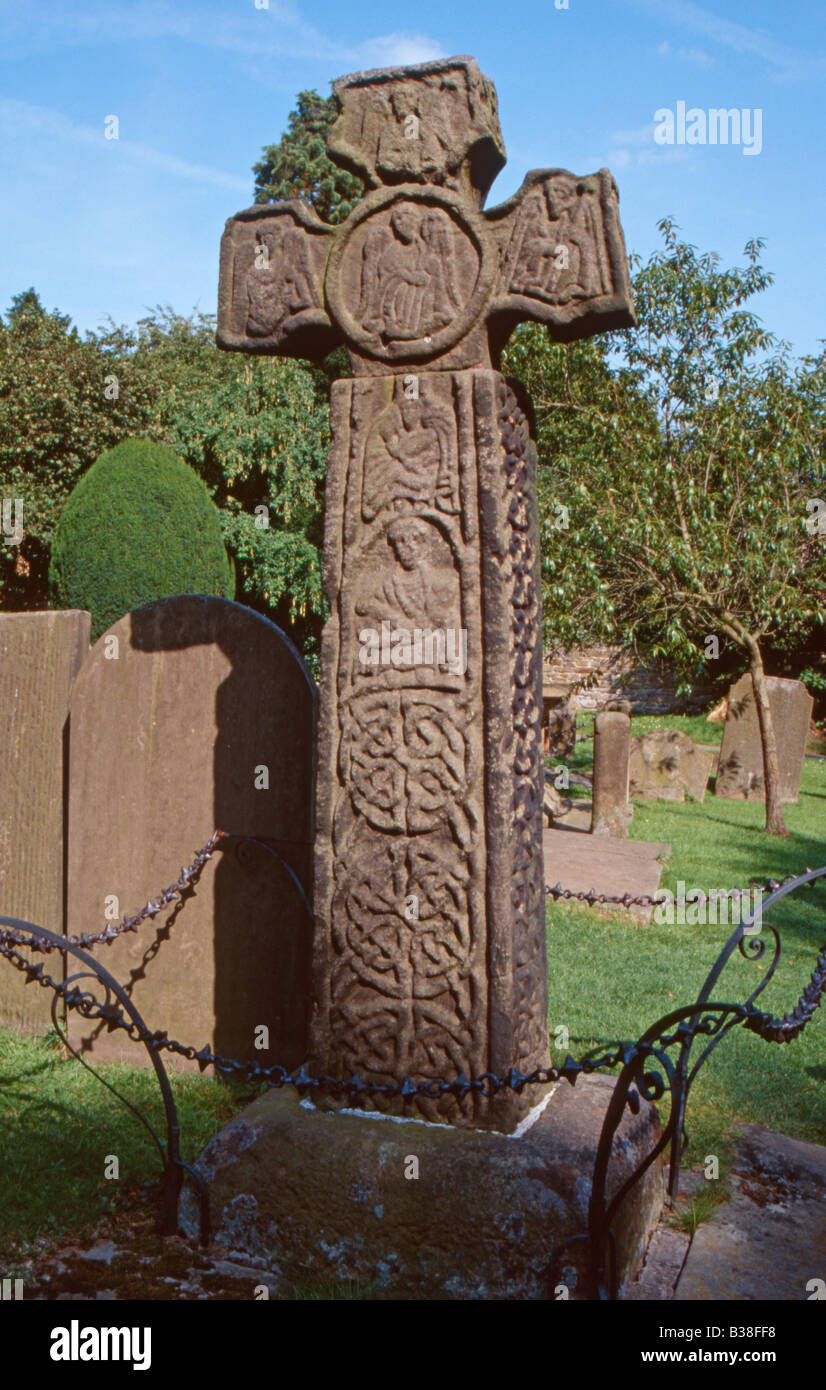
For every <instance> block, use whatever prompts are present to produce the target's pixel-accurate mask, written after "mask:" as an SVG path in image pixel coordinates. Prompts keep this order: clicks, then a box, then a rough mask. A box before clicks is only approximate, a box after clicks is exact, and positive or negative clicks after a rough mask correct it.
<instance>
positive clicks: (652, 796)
mask: <svg viewBox="0 0 826 1390" xmlns="http://www.w3.org/2000/svg"><path fill="white" fill-rule="evenodd" d="M714 757H715V755H714V753H713V752H711V751H710V750H709V749H707V748H700V747H699V746H698V744H696V743H694V741H693V740H692V739H690V738H689V737H688V735H687V734H683V733H680V731H679V730H678V729H652V730H651V732H650V733H647V734H642V735H640V737H638V738H632V740H631V762H630V786H631V795H632V796H636V797H640V798H642V799H643V800H649V801H685V797H686V792H688V794H689V796H690V797H691V798H692V800H693V801H703V800H704V799H705V794H706V787H707V786H708V779H709V777H710V775H711V769H712V767H713V766H714Z"/></svg>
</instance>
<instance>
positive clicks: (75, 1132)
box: [0, 961, 252, 1251]
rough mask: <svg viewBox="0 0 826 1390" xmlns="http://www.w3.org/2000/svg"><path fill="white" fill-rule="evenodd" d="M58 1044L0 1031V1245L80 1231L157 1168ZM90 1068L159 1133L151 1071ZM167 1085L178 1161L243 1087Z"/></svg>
mask: <svg viewBox="0 0 826 1390" xmlns="http://www.w3.org/2000/svg"><path fill="white" fill-rule="evenodd" d="M8 968H10V967H8V966H7V965H6V963H5V961H0V969H8ZM61 1051H62V1049H61V1044H60V1042H59V1040H58V1039H57V1038H56V1037H55V1036H54V1035H52V1036H50V1037H44V1038H30V1037H21V1036H19V1035H17V1034H13V1033H9V1032H0V1251H3V1250H8V1249H9V1247H10V1246H11V1245H12V1244H14V1243H17V1242H22V1243H25V1242H27V1241H30V1240H32V1239H34V1238H35V1237H37V1236H60V1235H62V1234H64V1233H65V1232H67V1231H71V1232H73V1233H76V1234H80V1233H81V1232H83V1231H85V1230H88V1229H90V1228H91V1227H92V1226H93V1225H94V1224H95V1223H96V1222H97V1221H99V1220H100V1218H101V1217H103V1216H106V1215H107V1214H109V1213H114V1212H117V1211H118V1210H120V1209H122V1208H123V1207H124V1206H125V1205H128V1204H129V1202H130V1201H134V1199H135V1197H136V1196H137V1195H138V1194H139V1193H140V1191H141V1190H142V1189H146V1188H149V1187H154V1186H155V1185H156V1184H157V1179H158V1176H159V1174H160V1172H161V1158H160V1154H159V1153H158V1149H157V1147H156V1146H155V1144H154V1143H153V1141H152V1139H151V1137H150V1135H149V1134H148V1133H147V1131H146V1130H145V1129H144V1127H143V1125H142V1124H141V1123H140V1122H139V1121H138V1120H137V1119H136V1118H135V1117H134V1116H133V1115H131V1114H130V1113H129V1112H128V1111H127V1110H126V1108H125V1107H124V1106H123V1105H122V1104H121V1103H120V1102H119V1101H118V1100H117V1099H116V1098H115V1097H114V1096H113V1095H112V1094H111V1093H110V1092H109V1091H107V1090H106V1089H105V1087H103V1086H101V1084H100V1082H99V1081H97V1080H96V1079H95V1078H94V1077H93V1076H92V1075H91V1074H90V1073H89V1072H88V1071H87V1070H86V1068H85V1067H83V1066H82V1065H81V1063H80V1062H76V1061H75V1060H74V1059H73V1058H68V1059H67V1060H65V1061H63V1060H61ZM100 1071H101V1074H102V1075H103V1076H105V1077H106V1079H107V1080H108V1081H109V1082H110V1083H111V1084H112V1085H114V1086H116V1087H117V1088H118V1090H120V1091H121V1092H122V1093H123V1094H124V1095H125V1096H126V1098H127V1100H129V1101H131V1103H132V1104H133V1105H134V1106H135V1107H136V1109H138V1110H139V1111H140V1112H141V1113H142V1114H144V1115H145V1116H146V1118H147V1119H148V1120H149V1122H150V1123H151V1124H152V1126H153V1128H154V1129H155V1131H156V1133H158V1134H159V1135H160V1137H161V1139H162V1140H163V1141H165V1139H166V1128H165V1118H164V1110H163V1105H162V1103H161V1099H160V1091H159V1089H158V1084H157V1081H156V1080H155V1073H154V1072H153V1071H151V1070H149V1069H147V1068H139V1067H128V1066H124V1065H121V1064H117V1065H109V1066H102V1067H101V1068H100ZM172 1085H173V1091H174V1094H175V1100H176V1102H177V1106H178V1115H179V1119H180V1126H181V1150H182V1157H183V1159H184V1160H185V1161H187V1162H191V1161H192V1159H193V1158H195V1157H197V1155H198V1153H199V1152H200V1151H201V1149H202V1148H203V1147H204V1145H205V1144H206V1143H207V1141H208V1140H209V1139H210V1138H211V1137H212V1135H213V1134H215V1133H216V1132H217V1131H218V1130H219V1129H220V1128H221V1126H222V1125H224V1124H226V1122H227V1120H228V1119H230V1117H231V1116H232V1114H233V1113H234V1112H235V1110H236V1109H237V1108H238V1105H239V1104H240V1103H241V1099H242V1097H243V1095H246V1097H247V1099H249V1098H251V1095H252V1093H251V1092H250V1091H249V1088H247V1091H246V1092H242V1091H241V1090H240V1089H239V1088H238V1087H236V1088H235V1089H234V1090H233V1089H232V1088H231V1087H230V1086H229V1085H227V1084H225V1083H224V1082H220V1081H213V1080H209V1079H207V1078H203V1077H199V1076H194V1075H184V1076H181V1075H179V1076H173V1078H172ZM110 1154H115V1155H117V1157H118V1160H119V1169H120V1172H119V1178H118V1180H117V1181H115V1180H112V1179H107V1178H106V1177H105V1176H104V1167H105V1163H106V1159H107V1157H108V1155H110Z"/></svg>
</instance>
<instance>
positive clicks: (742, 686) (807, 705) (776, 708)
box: [714, 675, 814, 802]
mask: <svg viewBox="0 0 826 1390" xmlns="http://www.w3.org/2000/svg"><path fill="white" fill-rule="evenodd" d="M766 685H767V686H768V692H769V706H770V708H771V713H772V722H773V724H774V736H775V739H776V741H777V759H778V764H779V769H780V800H781V801H782V802H792V801H797V797H798V793H799V791H800V778H801V774H802V772H803V759H804V757H805V754H806V741H807V739H808V736H809V721H810V720H811V717H812V705H813V703H814V701H813V700H812V697H811V695H810V694H809V692H808V690H807V689H806V687H805V685H804V684H803V683H802V681H792V680H784V679H781V678H780V677H779V676H768V677H767V678H766ZM714 790H715V792H716V794H717V796H725V797H734V798H737V797H740V798H742V799H743V800H745V801H764V800H765V795H766V793H765V787H764V770H763V746H762V743H761V739H760V725H759V722H758V719H757V708H756V705H755V701H754V690H753V688H752V681H751V676H750V675H745V676H741V677H740V679H739V681H736V682H735V684H734V685H733V686H732V687H731V690H730V691H729V695H728V714H727V716H726V726H725V728H724V730H723V743H722V747H721V748H720V763H719V766H718V769H717V781H716V784H715V788H714Z"/></svg>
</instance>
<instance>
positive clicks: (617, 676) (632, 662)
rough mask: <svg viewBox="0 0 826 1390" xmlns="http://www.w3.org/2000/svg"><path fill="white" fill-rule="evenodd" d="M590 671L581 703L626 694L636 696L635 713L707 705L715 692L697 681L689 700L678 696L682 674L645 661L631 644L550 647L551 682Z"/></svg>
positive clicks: (594, 705)
mask: <svg viewBox="0 0 826 1390" xmlns="http://www.w3.org/2000/svg"><path fill="white" fill-rule="evenodd" d="M590 676H595V677H596V679H595V681H594V684H593V685H590V686H588V687H587V688H586V689H582V690H578V691H577V692H576V694H575V696H574V703H575V706H576V708H577V709H586V710H592V709H593V710H596V709H602V708H603V707H604V706H605V705H606V704H608V703H609V702H610V701H611V700H617V699H624V700H630V701H631V703H632V705H633V708H634V713H635V714H670V713H672V712H679V711H682V710H684V709H686V708H688V709H691V710H702V709H704V708H705V707H706V705H707V704H709V703H710V701H711V700H712V699H713V697H714V691H713V688H712V686H711V685H706V686H700V685H696V686H695V687H694V691H693V694H692V696H691V697H690V698H689V699H688V700H685V699H682V698H680V699H678V698H677V694H676V689H677V685H678V684H679V681H678V678H677V677H676V676H675V675H674V674H673V673H672V672H670V671H668V670H667V668H665V667H663V666H660V665H657V664H651V665H644V664H642V663H641V662H640V660H639V658H638V657H637V656H636V655H635V653H634V652H633V651H631V650H629V648H627V647H621V646H617V645H605V646H594V647H577V648H573V649H571V650H570V651H556V652H553V653H546V656H545V662H544V666H543V680H544V683H545V685H546V686H547V685H553V684H558V685H565V684H570V683H571V682H574V681H581V680H585V679H587V678H588V677H590Z"/></svg>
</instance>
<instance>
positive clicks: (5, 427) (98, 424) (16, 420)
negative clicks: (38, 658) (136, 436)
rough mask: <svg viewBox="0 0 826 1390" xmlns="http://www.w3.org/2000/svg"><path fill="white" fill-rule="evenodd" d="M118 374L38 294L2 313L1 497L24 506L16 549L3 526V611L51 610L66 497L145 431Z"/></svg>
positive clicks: (112, 364)
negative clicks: (53, 559)
mask: <svg viewBox="0 0 826 1390" xmlns="http://www.w3.org/2000/svg"><path fill="white" fill-rule="evenodd" d="M116 370H117V364H116V363H115V362H113V360H112V358H111V356H110V355H109V354H107V353H105V352H102V351H101V350H100V347H99V345H97V344H96V343H95V342H94V341H93V340H90V338H89V337H88V336H87V339H86V340H85V341H84V340H83V339H82V338H81V337H80V335H79V334H78V332H77V330H76V329H75V328H73V327H72V326H71V322H70V320H69V318H68V316H66V315H64V314H60V313H58V312H57V310H53V311H52V312H51V313H49V312H47V311H46V310H45V309H44V307H43V305H42V304H41V302H40V299H39V297H38V295H37V293H36V292H35V291H34V290H33V289H28V290H24V291H23V292H22V293H21V294H18V295H15V296H14V298H13V300H12V302H11V307H10V308H9V310H8V312H7V314H6V316H5V319H4V318H3V317H1V316H0V497H1V498H3V499H6V501H7V502H17V501H20V502H21V503H22V520H23V532H24V537H23V541H22V543H19V544H18V543H17V540H16V538H14V537H9V536H8V535H6V534H5V533H3V531H2V530H0V600H2V602H3V605H4V606H5V607H8V608H21V609H26V608H37V607H43V606H45V603H46V595H47V584H48V565H49V549H50V546H51V541H52V538H53V536H54V532H55V527H56V525H57V521H58V517H59V516H60V513H61V511H62V508H63V506H64V505H65V502H66V499H67V497H68V496H69V494H70V492H71V491H72V489H73V488H74V486H75V484H76V483H77V482H78V480H79V478H80V477H81V475H82V474H83V472H84V471H85V470H86V469H87V468H88V467H90V465H91V464H92V463H93V461H94V460H95V458H97V456H98V455H99V454H100V453H101V452H102V451H103V450H104V449H106V448H108V447H109V446H110V445H112V444H115V443H117V441H118V440H119V439H121V438H122V437H123V435H124V434H127V433H129V432H131V431H135V430H139V429H140V427H141V423H142V420H143V418H144V416H145V410H144V408H143V407H142V405H141V403H140V402H137V401H135V400H134V399H133V398H129V397H127V396H124V395H122V394H120V393H118V392H117V391H116V387H115V386H114V385H113V383H112V382H111V381H108V382H107V378H108V377H109V376H110V374H111V373H113V372H115V371H116Z"/></svg>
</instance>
